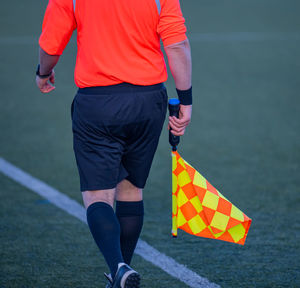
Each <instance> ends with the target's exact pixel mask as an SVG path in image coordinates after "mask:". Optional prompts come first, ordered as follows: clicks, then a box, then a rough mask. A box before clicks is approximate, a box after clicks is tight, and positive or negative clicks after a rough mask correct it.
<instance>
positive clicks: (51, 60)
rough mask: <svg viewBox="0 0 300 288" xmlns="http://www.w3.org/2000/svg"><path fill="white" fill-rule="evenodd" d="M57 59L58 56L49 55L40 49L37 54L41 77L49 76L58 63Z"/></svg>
mask: <svg viewBox="0 0 300 288" xmlns="http://www.w3.org/2000/svg"><path fill="white" fill-rule="evenodd" d="M59 57H60V56H59V55H49V54H47V53H46V52H45V51H44V50H43V49H42V48H40V53H39V58H40V74H41V75H47V74H50V72H51V71H52V69H53V68H54V67H55V65H56V63H57V62H58V60H59Z"/></svg>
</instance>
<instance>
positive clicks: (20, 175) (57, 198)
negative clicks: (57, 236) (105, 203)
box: [0, 157, 220, 288]
mask: <svg viewBox="0 0 300 288" xmlns="http://www.w3.org/2000/svg"><path fill="white" fill-rule="evenodd" d="M0 172H2V173H3V174H4V175H6V176H7V177H9V178H11V179H13V180H14V181H16V182H18V183H19V184H22V185H23V186H25V187H26V188H28V189H29V190H31V191H34V192H36V193H37V194H39V195H40V196H42V197H43V198H45V199H47V200H48V201H49V202H51V203H52V204H54V205H55V206H57V207H59V208H61V209H62V210H64V211H66V212H67V213H69V214H70V215H72V216H74V217H76V218H77V219H79V220H81V221H82V222H84V223H87V222H86V212H85V209H84V207H83V206H81V205H80V204H79V203H78V202H76V201H74V200H72V199H71V198H69V197H68V196H66V195H64V194H62V193H61V192H59V191H58V190H56V189H54V188H52V187H51V186H49V185H47V184H46V183H44V182H42V181H41V180H39V179H37V178H34V177H33V176H31V175H30V174H28V173H26V172H24V171H23V170H21V169H20V168H18V167H16V166H14V165H13V164H11V163H9V162H7V161H6V160H4V159H3V158H1V157H0ZM135 253H136V254H138V255H140V256H141V257H142V258H144V259H145V260H146V261H148V262H150V263H152V264H153V265H155V266H157V267H159V268H161V269H162V270H163V271H165V272H166V273H168V274H169V275H171V276H173V277H174V278H177V279H179V280H180V281H181V282H183V283H185V284H187V285H188V286H189V287H192V288H218V287H220V286H219V285H217V284H215V283H211V282H209V280H207V279H206V278H204V277H201V276H199V275H198V274H196V273H195V272H193V271H191V270H189V269H188V268H187V267H185V266H184V265H182V264H179V263H177V262H176V261H175V260H174V259H173V258H171V257H169V256H167V255H165V254H163V253H161V252H159V251H158V250H156V249H155V248H153V247H152V246H150V245H149V244H147V243H146V242H145V241H143V240H139V242H138V245H137V248H136V251H135Z"/></svg>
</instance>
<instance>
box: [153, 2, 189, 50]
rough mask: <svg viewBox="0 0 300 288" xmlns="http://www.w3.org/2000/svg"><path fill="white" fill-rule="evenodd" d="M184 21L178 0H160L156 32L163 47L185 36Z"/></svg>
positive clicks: (180, 40) (181, 39) (182, 39)
mask: <svg viewBox="0 0 300 288" xmlns="http://www.w3.org/2000/svg"><path fill="white" fill-rule="evenodd" d="M184 23H185V19H184V18H183V15H182V12H181V8H180V3H179V0H162V1H161V13H160V19H159V24H158V28H157V32H158V34H159V35H160V37H161V39H162V41H163V44H164V46H165V47H166V46H169V45H172V44H174V43H178V42H182V41H184V40H185V39H186V38H187V37H186V27H185V24H184Z"/></svg>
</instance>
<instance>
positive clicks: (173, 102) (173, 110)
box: [169, 98, 180, 238]
mask: <svg viewBox="0 0 300 288" xmlns="http://www.w3.org/2000/svg"><path fill="white" fill-rule="evenodd" d="M179 109H180V101H179V100H178V99H176V98H172V99H170V100H169V115H170V116H175V117H177V118H179ZM179 142H180V137H179V136H175V135H173V134H172V132H171V128H170V130H169V143H170V145H171V146H172V151H173V152H172V171H174V170H175V167H176V155H175V153H174V152H175V151H177V146H178V144H179ZM176 183H177V181H176V176H175V175H174V174H173V173H172V236H173V238H176V237H177V195H176V190H177V185H176ZM175 186H176V187H175Z"/></svg>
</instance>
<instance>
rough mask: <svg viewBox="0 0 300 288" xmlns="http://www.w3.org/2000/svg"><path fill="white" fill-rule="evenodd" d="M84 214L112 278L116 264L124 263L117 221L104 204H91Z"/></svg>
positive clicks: (110, 209)
mask: <svg viewBox="0 0 300 288" xmlns="http://www.w3.org/2000/svg"><path fill="white" fill-rule="evenodd" d="M86 214H87V221H88V224H89V227H90V231H91V233H92V235H93V237H94V240H95V242H96V244H97V246H98V247H99V249H100V251H101V252H102V254H103V256H104V258H105V260H106V263H107V264H108V266H109V269H110V273H111V275H112V276H113V277H114V275H115V274H116V272H117V269H118V263H120V262H124V260H123V257H122V253H121V247H120V224H119V221H118V219H117V217H116V215H115V213H114V210H113V208H112V207H111V206H110V205H108V204H106V203H104V202H96V203H93V204H91V205H90V206H89V207H88V209H87V213H86Z"/></svg>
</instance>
